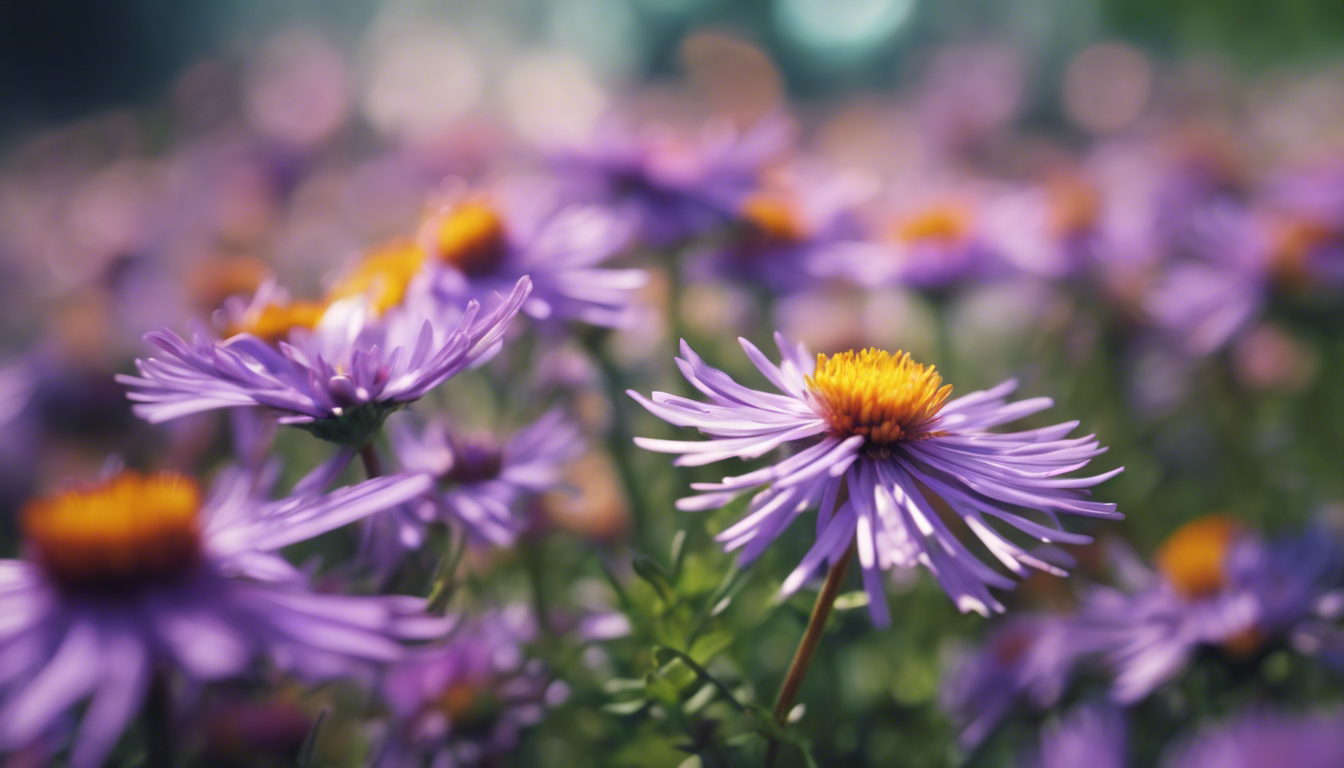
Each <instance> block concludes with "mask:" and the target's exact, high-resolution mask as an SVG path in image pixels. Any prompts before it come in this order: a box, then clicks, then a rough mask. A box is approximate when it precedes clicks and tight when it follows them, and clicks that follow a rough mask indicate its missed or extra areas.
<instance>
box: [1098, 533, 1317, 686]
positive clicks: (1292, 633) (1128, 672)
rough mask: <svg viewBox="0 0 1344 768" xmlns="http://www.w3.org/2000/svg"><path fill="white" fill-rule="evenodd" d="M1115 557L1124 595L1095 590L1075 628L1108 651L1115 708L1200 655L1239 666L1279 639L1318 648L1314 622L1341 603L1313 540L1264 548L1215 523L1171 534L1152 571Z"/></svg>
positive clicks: (1248, 535) (1250, 536)
mask: <svg viewBox="0 0 1344 768" xmlns="http://www.w3.org/2000/svg"><path fill="white" fill-rule="evenodd" d="M1116 555H1117V560H1118V561H1119V566H1120V569H1119V570H1120V572H1121V577H1122V581H1123V582H1124V585H1125V589H1114V588H1110V587H1096V588H1094V589H1093V590H1092V591H1091V592H1090V593H1089V594H1088V596H1087V598H1086V600H1085V601H1084V604H1083V606H1082V608H1081V609H1080V619H1079V620H1080V622H1082V624H1083V625H1084V626H1085V627H1086V628H1087V630H1088V631H1090V632H1093V633H1095V636H1096V637H1097V638H1098V642H1099V650H1104V651H1106V652H1107V654H1108V656H1109V661H1110V663H1111V664H1112V666H1113V667H1114V668H1115V683H1114V689H1113V695H1114V698H1115V699H1116V700H1117V701H1120V702H1123V703H1132V702H1136V701H1139V700H1140V699H1143V698H1144V697H1146V696H1147V695H1148V694H1150V693H1151V692H1153V691H1154V690H1156V689H1157V688H1158V687H1160V686H1161V685H1163V684H1164V683H1166V682H1168V681H1170V680H1172V679H1173V678H1175V677H1176V676H1177V675H1178V674H1179V673H1180V671H1181V670H1182V669H1184V668H1185V666H1186V665H1187V664H1188V663H1189V661H1190V658H1191V656H1192V655H1193V654H1194V652H1195V651H1196V650H1198V649H1199V648H1202V647H1210V648H1217V649H1219V650H1221V651H1222V652H1223V653H1224V654H1225V655H1226V656H1228V657H1230V658H1232V659H1234V660H1242V659H1247V658H1250V657H1252V656H1254V655H1255V654H1257V653H1259V652H1260V651H1261V650H1263V649H1264V648H1266V647H1268V646H1269V645H1270V644H1271V643H1274V642H1280V641H1283V640H1290V641H1294V642H1299V643H1303V644H1306V645H1312V644H1313V640H1314V641H1315V645H1317V646H1319V645H1321V644H1322V643H1323V642H1324V641H1325V640H1326V636H1324V635H1322V634H1319V632H1318V630H1321V629H1322V628H1323V622H1318V621H1317V620H1318V619H1321V618H1323V613H1325V612H1328V611H1329V609H1330V606H1332V605H1337V604H1338V602H1339V594H1338V586H1339V574H1340V565H1341V558H1340V553H1339V549H1338V547H1337V545H1336V544H1335V542H1333V540H1332V539H1331V538H1330V537H1328V536H1324V535H1320V534H1319V533H1318V534H1314V535H1310V536H1304V537H1301V538H1290V539H1283V540H1279V541H1273V542H1266V541H1264V540H1263V539H1261V538H1260V537H1258V536H1255V535H1253V534H1251V533H1249V532H1247V531H1245V530H1243V529H1242V528H1241V527H1240V526H1238V525H1237V524H1236V523H1235V522H1234V521H1232V520H1230V519H1229V518H1225V517H1219V516H1213V517H1206V518H1200V519H1198V520H1196V521H1194V522H1191V523H1187V524H1186V525H1185V526H1182V527H1181V528H1180V529H1178V530H1177V531H1176V532H1175V533H1174V534H1172V536H1171V537H1170V538H1169V539H1168V540H1167V541H1166V543H1164V544H1163V546H1162V547H1161V548H1160V549H1159V550H1158V552H1157V554H1156V557H1155V562H1156V570H1153V569H1149V568H1147V567H1146V566H1144V565H1143V564H1142V563H1140V562H1138V560H1137V558H1134V557H1133V556H1132V555H1131V554H1129V553H1127V552H1124V551H1118V552H1117V553H1116Z"/></svg>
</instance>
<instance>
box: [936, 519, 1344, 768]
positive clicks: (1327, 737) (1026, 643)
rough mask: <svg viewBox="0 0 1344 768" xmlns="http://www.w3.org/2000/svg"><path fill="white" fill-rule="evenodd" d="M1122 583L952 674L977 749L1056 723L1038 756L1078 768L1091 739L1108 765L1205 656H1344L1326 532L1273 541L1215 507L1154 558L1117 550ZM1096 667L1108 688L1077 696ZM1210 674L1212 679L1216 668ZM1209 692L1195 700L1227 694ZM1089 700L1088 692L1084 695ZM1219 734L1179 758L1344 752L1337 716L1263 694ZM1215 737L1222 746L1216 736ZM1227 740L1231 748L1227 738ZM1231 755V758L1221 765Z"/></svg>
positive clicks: (1336, 568)
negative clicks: (1017, 730)
mask: <svg viewBox="0 0 1344 768" xmlns="http://www.w3.org/2000/svg"><path fill="white" fill-rule="evenodd" d="M1111 555H1112V557H1111V560H1113V561H1114V570H1115V574H1116V580H1117V582H1118V584H1119V586H1118V587H1112V586H1099V585H1098V586H1091V587H1089V588H1088V589H1087V590H1086V591H1085V592H1084V594H1083V595H1082V597H1081V600H1080V601H1079V604H1078V606H1077V607H1076V609H1075V610H1073V611H1072V612H1069V613H1050V614H1018V615H1016V616H1014V617H1012V618H1011V619H1009V620H1007V621H1005V622H1004V623H1003V624H1001V625H999V626H998V627H996V628H995V629H994V630H993V631H992V632H991V633H990V634H989V635H988V636H987V638H986V640H985V642H984V645H983V646H982V647H981V648H979V649H978V650H977V651H975V652H974V653H973V654H971V655H969V656H968V657H967V658H966V659H964V660H963V663H962V664H960V665H959V667H958V668H957V669H956V671H955V673H954V674H952V675H950V676H949V677H947V678H946V679H945V681H944V690H943V703H944V706H945V708H946V709H947V711H948V712H949V714H950V715H951V716H952V717H953V718H954V719H955V720H957V721H958V722H960V723H961V724H962V726H963V730H962V739H963V742H964V743H966V744H967V745H970V746H975V745H978V744H980V743H981V742H983V741H984V740H985V739H987V738H988V737H989V736H990V735H991V734H993V733H994V732H995V731H996V730H997V729H998V728H999V727H1001V726H1002V725H1003V724H1004V723H1005V721H1010V720H1012V719H1014V718H1020V717H1022V716H1024V715H1025V716H1027V717H1028V719H1030V720H1038V719H1039V718H1040V716H1041V715H1042V714H1044V713H1046V712H1048V711H1050V710H1052V709H1054V708H1057V707H1060V706H1063V705H1064V704H1065V703H1066V702H1070V701H1073V702H1075V703H1073V704H1071V705H1070V706H1072V707H1073V709H1072V710H1071V711H1070V712H1069V713H1068V714H1067V715H1065V716H1064V717H1063V719H1062V720H1060V721H1058V722H1050V723H1048V725H1047V727H1046V729H1045V732H1044V733H1043V734H1042V738H1041V754H1040V757H1039V761H1040V762H1039V764H1040V765H1043V766H1052V767H1053V766H1061V767H1062V766H1070V765H1077V764H1079V763H1078V762H1077V761H1078V759H1079V757H1080V756H1081V755H1082V754H1083V753H1081V752H1078V751H1077V750H1078V749H1082V748H1085V749H1086V750H1087V754H1088V755H1091V756H1092V759H1095V760H1100V761H1102V762H1101V764H1102V765H1108V766H1111V765H1114V766H1123V765H1125V764H1126V754H1127V753H1128V751H1129V750H1128V744H1127V741H1126V729H1125V719H1126V713H1127V712H1128V711H1129V710H1130V709H1132V708H1134V707H1137V706H1139V705H1141V704H1143V703H1144V702H1145V701H1148V700H1149V699H1150V698H1153V697H1157V696H1164V695H1168V694H1170V692H1171V690H1172V688H1173V686H1174V685H1175V684H1176V683H1177V682H1178V681H1179V680H1180V679H1181V678H1182V677H1183V676H1185V675H1187V674H1188V673H1189V672H1190V670H1191V669H1192V668H1193V667H1194V666H1195V665H1197V664H1199V663H1207V664H1214V665H1217V666H1219V667H1222V668H1226V669H1230V670H1237V671H1239V672H1240V676H1241V677H1249V678H1254V677H1255V675H1256V672H1255V670H1257V669H1258V668H1260V667H1262V666H1263V664H1264V663H1265V662H1266V660H1267V659H1269V658H1271V657H1272V656H1273V655H1274V654H1276V653H1287V654H1292V655H1295V656H1299V657H1301V658H1304V659H1308V660H1314V661H1316V662H1317V663H1319V662H1324V663H1326V664H1328V665H1331V666H1337V665H1338V664H1339V663H1340V661H1341V660H1342V659H1344V657H1341V651H1342V650H1344V644H1342V643H1344V635H1341V633H1340V630H1339V627H1338V625H1337V624H1336V623H1335V622H1336V620H1337V619H1338V618H1339V616H1340V613H1341V610H1342V609H1344V549H1342V548H1341V546H1340V543H1339V541H1338V539H1337V538H1336V537H1335V536H1334V535H1332V534H1331V533H1330V532H1328V531H1325V530H1312V531H1309V532H1306V533H1303V534H1299V535H1295V536H1286V537H1282V538H1278V539H1266V538H1264V537H1263V536H1261V535H1260V534H1258V533H1256V532H1254V531H1252V530H1249V529H1247V528H1246V527H1245V526H1243V525H1241V524H1239V523H1237V522H1236V521H1234V520H1233V519H1231V518H1228V517H1224V516H1211V517H1205V518H1200V519H1197V520H1195V521H1193V522H1190V523H1187V524H1185V525H1184V526H1182V527H1181V528H1179V529H1177V530H1176V532H1175V533H1173V534H1172V535H1171V537H1170V538H1168V539H1167V540H1166V542H1165V543H1164V544H1163V545H1162V546H1161V547H1160V548H1159V549H1158V550H1157V552H1156V554H1155V555H1154V558H1153V563H1154V565H1153V567H1149V566H1148V565H1146V564H1145V563H1144V562H1143V561H1142V560H1141V559H1139V558H1138V557H1136V556H1135V555H1134V553H1133V552H1132V551H1131V550H1129V549H1128V548H1127V547H1125V546H1124V545H1121V544H1118V543H1115V544H1113V545H1112V547H1111ZM1089 678H1100V679H1102V680H1104V681H1107V685H1108V686H1109V695H1107V696H1105V697H1104V698H1100V697H1098V698H1092V697H1089V696H1087V695H1083V696H1081V697H1080V696H1078V695H1075V693H1076V691H1077V690H1078V689H1082V688H1085V687H1086V686H1085V682H1086V681H1087V680H1088V679H1089ZM1205 680H1206V682H1205V683H1204V685H1207V678H1205ZM1194 685H1196V686H1197V689H1195V690H1192V691H1191V692H1190V695H1191V696H1193V697H1212V696H1214V695H1216V693H1217V691H1214V690H1208V689H1202V690H1201V689H1198V687H1200V686H1201V683H1199V682H1195V683H1194ZM1079 699H1081V703H1077V702H1078V701H1079ZM1253 709H1255V710H1257V711H1254V712H1250V713H1247V714H1245V715H1244V716H1243V717H1242V718H1241V720H1242V722H1240V723H1239V724H1236V725H1232V726H1230V728H1229V730H1228V732H1227V733H1226V734H1223V735H1219V736H1210V735H1209V734H1204V735H1202V736H1200V737H1199V738H1197V739H1195V742H1196V744H1195V745H1193V746H1189V745H1187V746H1185V747H1176V748H1173V749H1172V750H1171V752H1172V756H1171V758H1170V760H1169V761H1168V762H1167V763H1164V764H1167V765H1172V766H1204V765H1257V764H1259V762H1257V761H1259V760H1269V758H1270V757H1272V758H1273V760H1271V762H1274V761H1278V762H1285V761H1286V762H1290V763H1293V764H1303V765H1330V764H1334V763H1336V762H1338V761H1339V760H1341V759H1344V742H1341V741H1340V740H1339V739H1338V738H1337V734H1338V728H1339V725H1340V723H1341V722H1344V720H1341V716H1340V715H1339V714H1338V713H1328V714H1325V713H1323V714H1319V715H1313V716H1310V717H1299V716H1289V715H1286V714H1277V715H1276V714H1273V713H1268V712H1266V711H1263V709H1264V708H1263V705H1260V706H1257V707H1254V708H1253ZM1204 742H1209V743H1207V744H1206V743H1204ZM1215 745H1218V746H1215ZM1221 761H1226V762H1221Z"/></svg>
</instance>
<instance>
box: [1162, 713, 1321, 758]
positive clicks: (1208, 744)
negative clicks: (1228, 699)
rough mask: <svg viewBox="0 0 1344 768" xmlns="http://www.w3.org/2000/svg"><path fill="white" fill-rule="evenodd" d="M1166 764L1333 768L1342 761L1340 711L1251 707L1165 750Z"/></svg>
mask: <svg viewBox="0 0 1344 768" xmlns="http://www.w3.org/2000/svg"><path fill="white" fill-rule="evenodd" d="M1161 764H1162V765H1163V766H1164V767H1165V768H1262V766H1271V765H1283V766H1288V765H1291V766H1293V768H1336V766H1339V765H1344V714H1341V713H1340V712H1337V711H1336V712H1320V713H1315V714H1288V713H1282V712H1269V711H1260V710H1252V711H1249V712H1244V713H1242V714H1239V715H1237V716H1236V717H1234V718H1232V719H1231V720H1229V721H1227V722H1224V723H1219V724H1216V725H1213V726H1208V727H1205V728H1202V729H1201V730H1200V731H1199V733H1197V734H1195V735H1194V736H1193V737H1191V738H1189V739H1187V740H1186V741H1184V742H1182V743H1180V744H1178V745H1177V746H1175V747H1172V748H1170V749H1168V750H1167V752H1166V754H1165V755H1164V757H1163V760H1162V763H1161Z"/></svg>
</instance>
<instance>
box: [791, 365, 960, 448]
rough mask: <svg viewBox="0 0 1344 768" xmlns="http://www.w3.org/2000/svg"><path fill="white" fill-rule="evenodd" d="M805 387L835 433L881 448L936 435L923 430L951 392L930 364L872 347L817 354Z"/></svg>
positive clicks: (950, 388)
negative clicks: (859, 438)
mask: <svg viewBox="0 0 1344 768" xmlns="http://www.w3.org/2000/svg"><path fill="white" fill-rule="evenodd" d="M807 386H808V388H810V389H811V390H812V393H813V394H814V395H816V396H817V399H818V401H819V402H820V405H821V408H822V413H823V415H824V416H825V417H826V420H827V421H828V422H830V425H831V428H832V429H833V430H835V432H837V433H839V434H841V435H863V436H864V437H866V438H868V442H869V443H870V444H875V445H879V446H880V445H890V444H892V443H898V442H901V441H903V440H917V439H920V438H923V437H929V436H932V435H935V434H937V433H936V432H931V431H929V430H928V429H927V428H928V427H929V426H930V422H932V421H933V420H934V418H935V417H936V416H937V415H938V411H939V409H941V408H942V407H943V403H945V402H946V401H947V396H948V395H950V394H951V393H952V386H951V385H950V384H949V385H947V386H943V377H942V376H939V375H938V373H937V372H936V371H935V370H934V368H933V366H931V365H930V366H924V365H920V364H919V363H916V362H915V361H914V360H912V359H911V358H910V355H909V354H908V353H905V352H901V351H899V350H898V351H897V352H896V354H895V355H891V354H888V353H886V352H884V351H882V350H880V349H873V348H868V349H865V350H863V351H862V352H855V351H853V350H850V351H848V352H842V353H840V354H837V355H831V356H830V357H827V356H826V355H817V368H816V371H814V372H813V373H812V375H811V376H808V377H807Z"/></svg>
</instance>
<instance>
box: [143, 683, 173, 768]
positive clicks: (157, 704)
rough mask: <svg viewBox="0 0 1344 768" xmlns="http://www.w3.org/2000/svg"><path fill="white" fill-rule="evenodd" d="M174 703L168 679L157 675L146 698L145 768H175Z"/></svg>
mask: <svg viewBox="0 0 1344 768" xmlns="http://www.w3.org/2000/svg"><path fill="white" fill-rule="evenodd" d="M175 741H176V740H175V739H174V738H173V702H172V691H170V690H169V688H168V678H167V677H166V676H165V675H164V674H163V673H162V672H159V673H156V674H155V675H154V678H153V680H151V681H150V683H149V695H148V696H147V697H146V698H145V768H173V766H174V765H175V762H174V760H173V747H174V744H175Z"/></svg>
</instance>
